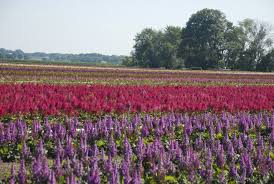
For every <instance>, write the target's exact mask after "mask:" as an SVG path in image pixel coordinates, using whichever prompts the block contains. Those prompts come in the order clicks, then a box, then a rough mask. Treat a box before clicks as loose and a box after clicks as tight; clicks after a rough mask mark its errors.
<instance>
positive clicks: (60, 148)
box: [55, 139, 65, 160]
mask: <svg viewBox="0 0 274 184" xmlns="http://www.w3.org/2000/svg"><path fill="white" fill-rule="evenodd" d="M55 154H56V155H59V157H60V160H62V159H63V158H64V155H65V150H64V149H63V146H62V143H61V140H60V139H57V141H56V149H55Z"/></svg>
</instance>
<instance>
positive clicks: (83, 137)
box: [79, 131, 88, 158]
mask: <svg viewBox="0 0 274 184" xmlns="http://www.w3.org/2000/svg"><path fill="white" fill-rule="evenodd" d="M87 152H88V146H87V135H86V133H85V132H84V131H81V133H80V154H79V155H80V156H81V157H82V158H84V157H85V156H86V155H87V154H88V153H87Z"/></svg>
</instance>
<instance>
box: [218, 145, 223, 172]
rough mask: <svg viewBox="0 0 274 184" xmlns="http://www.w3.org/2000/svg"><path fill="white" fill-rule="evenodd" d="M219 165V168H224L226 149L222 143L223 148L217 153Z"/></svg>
mask: <svg viewBox="0 0 274 184" xmlns="http://www.w3.org/2000/svg"><path fill="white" fill-rule="evenodd" d="M216 159H217V165H218V167H219V168H223V167H224V164H225V155H224V149H223V146H222V145H221V149H220V150H219V151H218V153H217V157H216Z"/></svg>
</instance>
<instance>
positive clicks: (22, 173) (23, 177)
mask: <svg viewBox="0 0 274 184" xmlns="http://www.w3.org/2000/svg"><path fill="white" fill-rule="evenodd" d="M26 181H27V170H26V167H25V161H24V160H23V159H21V160H20V168H19V173H18V182H19V184H25V183H26Z"/></svg>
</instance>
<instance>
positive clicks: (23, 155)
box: [22, 141, 30, 159]
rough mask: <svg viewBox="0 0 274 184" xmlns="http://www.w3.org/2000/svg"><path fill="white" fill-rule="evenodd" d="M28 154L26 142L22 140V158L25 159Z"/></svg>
mask: <svg viewBox="0 0 274 184" xmlns="http://www.w3.org/2000/svg"><path fill="white" fill-rule="evenodd" d="M29 155H30V150H29V148H28V146H27V144H26V142H25V141H24V142H23V148H22V158H24V159H27V158H28V157H29Z"/></svg>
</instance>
